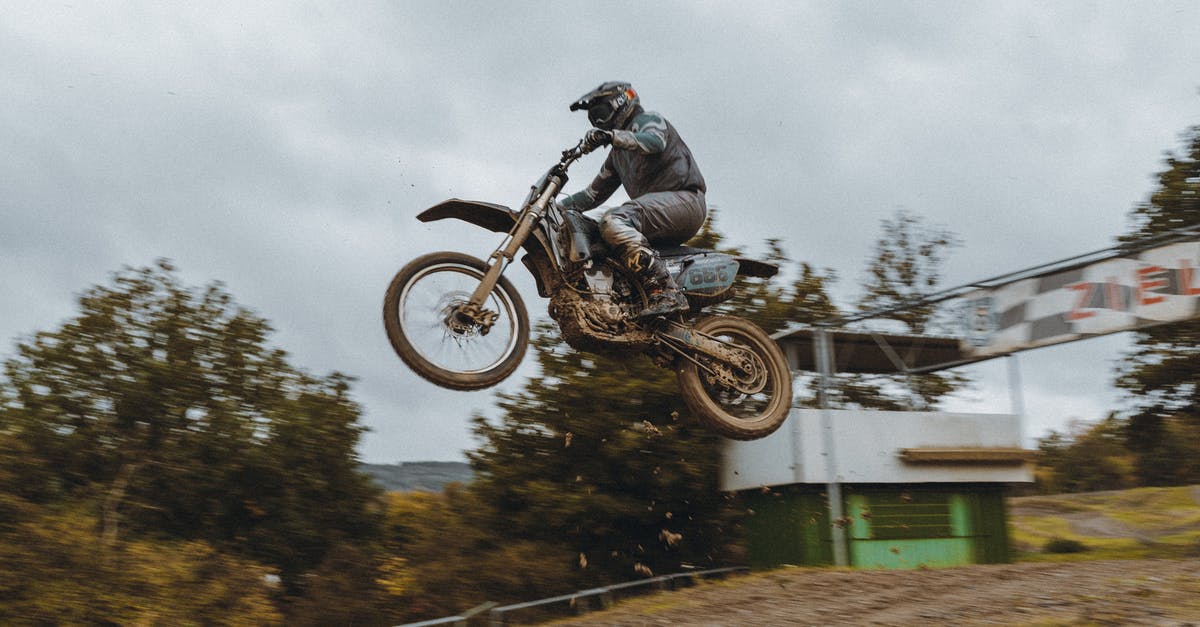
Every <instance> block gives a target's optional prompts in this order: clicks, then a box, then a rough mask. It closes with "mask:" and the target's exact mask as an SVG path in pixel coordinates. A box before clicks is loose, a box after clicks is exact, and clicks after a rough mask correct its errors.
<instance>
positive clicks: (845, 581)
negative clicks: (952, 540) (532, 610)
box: [554, 560, 1200, 627]
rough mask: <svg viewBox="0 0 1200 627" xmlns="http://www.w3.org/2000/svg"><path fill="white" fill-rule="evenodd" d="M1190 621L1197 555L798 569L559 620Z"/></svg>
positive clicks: (1195, 614)
mask: <svg viewBox="0 0 1200 627" xmlns="http://www.w3.org/2000/svg"><path fill="white" fill-rule="evenodd" d="M930 624H936V625H1027V624H1037V625H1193V624H1194V625H1197V626H1200V560H1186V561H1174V560H1135V561H1101V562H1073V563H1058V564H1050V563H1023V564H1003V565H988V566H967V567H961V568H949V569H940V570H917V571H841V570H829V569H808V568H795V569H784V570H778V571H772V572H770V573H764V574H757V575H748V576H742V577H734V578H731V579H729V580H726V581H722V582H714V583H704V584H701V585H699V586H697V587H695V588H688V589H686V590H680V591H677V592H666V593H662V594H657V595H654V596H649V597H640V598H633V599H628V600H626V601H624V602H621V603H618V604H617V605H616V606H615V607H614V608H613V609H611V610H609V611H606V612H597V613H594V614H588V615H584V616H580V617H578V618H575V619H572V620H566V621H560V622H556V623H554V625H556V626H559V627H561V626H562V625H581V626H582V625H614V626H630V627H632V626H643V625H646V626H649V625H671V626H679V625H714V626H716V625H720V626H734V625H930Z"/></svg>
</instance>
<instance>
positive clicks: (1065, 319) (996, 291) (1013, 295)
mask: <svg viewBox="0 0 1200 627" xmlns="http://www.w3.org/2000/svg"><path fill="white" fill-rule="evenodd" d="M964 299H965V301H966V302H965V304H964V308H963V312H962V320H963V326H964V328H965V329H964V331H965V332H964V339H963V350H964V352H966V353H967V354H968V355H969V356H971V357H989V356H994V355H1004V354H1007V353H1011V352H1015V351H1019V350H1023V349H1027V348H1035V347H1038V346H1048V345H1050V344H1059V343H1062V342H1070V341H1072V340H1078V339H1082V338H1084V337H1089V336H1093V335H1104V334H1106V333H1116V332H1118V331H1129V330H1131V329H1137V328H1141V327H1146V326H1152V325H1156V324H1162V323H1165V322H1178V321H1182V320H1188V319H1190V318H1197V317H1200V241H1189V242H1183V243H1176V244H1169V245H1164V246H1161V247H1158V248H1151V249H1148V250H1145V251H1142V252H1141V253H1138V254H1137V255H1136V256H1133V257H1119V258H1116V259H1106V260H1104V261H1098V262H1096V263H1094V264H1091V265H1087V266H1083V267H1080V268H1075V269H1072V270H1066V271H1062V272H1057V273H1051V274H1047V275H1043V276H1038V277H1033V278H1028V279H1021V280H1019V281H1015V282H1013V283H1009V284H1007V285H1001V286H999V287H994V288H988V289H983V290H979V291H976V292H971V293H969V294H967V295H966V296H965V297H964Z"/></svg>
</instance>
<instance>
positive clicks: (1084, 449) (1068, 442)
mask: <svg viewBox="0 0 1200 627" xmlns="http://www.w3.org/2000/svg"><path fill="white" fill-rule="evenodd" d="M1126 428H1127V424H1126V422H1125V421H1124V420H1121V419H1120V418H1118V417H1117V416H1116V415H1115V414H1111V415H1109V417H1108V418H1106V419H1105V420H1103V421H1100V422H1098V423H1095V424H1087V423H1082V422H1075V423H1072V425H1071V428H1070V431H1069V432H1067V433H1059V432H1057V431H1051V432H1050V434H1049V435H1047V436H1046V437H1045V438H1042V440H1041V441H1040V442H1039V443H1038V450H1039V451H1040V452H1041V455H1040V457H1039V459H1038V466H1039V470H1040V471H1041V472H1039V473H1038V484H1039V485H1038V488H1039V489H1040V491H1042V492H1044V493H1059V492H1094V491H1097V490H1122V489H1125V488H1131V487H1134V485H1135V483H1134V479H1135V478H1134V476H1133V455H1132V454H1131V453H1130V451H1129V449H1128V447H1127V446H1126V438H1125V434H1126Z"/></svg>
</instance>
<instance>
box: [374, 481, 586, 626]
mask: <svg viewBox="0 0 1200 627" xmlns="http://www.w3.org/2000/svg"><path fill="white" fill-rule="evenodd" d="M384 510H385V525H384V526H385V533H384V543H383V549H382V550H381V551H380V553H379V555H381V556H384V557H383V558H382V561H381V563H380V564H379V565H378V568H377V573H378V574H377V576H376V581H375V583H376V585H377V586H378V587H379V589H380V590H381V591H382V593H383V596H382V606H383V607H387V608H390V609H391V610H392V611H393V615H394V616H397V617H400V618H401V619H403V620H406V621H417V620H423V619H431V618H439V617H442V616H450V615H453V614H456V613H458V612H462V611H465V610H466V609H468V608H471V607H474V606H476V605H478V604H480V603H482V602H484V601H487V600H491V601H497V602H504V603H507V602H518V601H528V600H531V599H537V598H543V597H546V596H550V595H553V594H556V593H560V592H562V593H565V592H569V591H571V590H575V589H577V588H574V587H572V585H573V584H574V581H575V578H574V576H573V575H574V573H573V570H572V566H573V564H572V563H571V561H570V560H568V559H567V558H566V556H565V555H564V547H563V546H562V544H561V543H557V542H545V541H537V540H532V539H525V538H519V537H515V534H513V533H511V532H510V531H508V530H507V528H506V526H505V522H504V521H503V520H501V519H500V518H499V516H498V515H497V513H496V512H495V511H494V510H493V509H492V508H491V506H490V505H489V504H488V503H487V502H486V501H484V500H483V499H482V498H481V497H480V495H479V494H478V493H477V491H476V490H474V489H464V488H461V487H459V486H456V485H451V486H448V487H447V489H446V490H445V491H444V492H443V493H441V494H433V493H429V492H408V493H391V494H388V495H386V497H385V507H384Z"/></svg>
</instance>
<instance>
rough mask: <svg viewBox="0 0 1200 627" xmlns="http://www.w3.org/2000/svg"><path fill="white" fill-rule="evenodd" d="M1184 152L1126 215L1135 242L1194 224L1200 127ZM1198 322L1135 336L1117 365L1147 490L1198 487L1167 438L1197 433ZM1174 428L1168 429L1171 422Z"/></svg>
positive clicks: (1199, 210)
mask: <svg viewBox="0 0 1200 627" xmlns="http://www.w3.org/2000/svg"><path fill="white" fill-rule="evenodd" d="M1185 144H1186V148H1185V152H1184V153H1183V154H1181V155H1173V154H1168V155H1167V157H1166V160H1165V161H1166V168H1165V169H1164V170H1163V171H1162V172H1160V173H1159V175H1158V183H1159V187H1158V189H1157V190H1155V191H1154V192H1153V193H1152V194H1151V195H1150V198H1149V199H1148V200H1147V201H1146V202H1143V203H1141V204H1140V205H1138V206H1137V207H1136V208H1135V209H1134V210H1133V213H1132V222H1133V226H1132V230H1131V232H1130V233H1129V234H1127V235H1126V236H1124V237H1122V238H1121V239H1122V240H1123V241H1134V240H1138V239H1142V238H1145V237H1147V236H1151V235H1157V234H1161V233H1165V232H1168V231H1171V230H1175V229H1179V228H1182V227H1190V226H1196V225H1197V224H1200V126H1197V127H1193V128H1191V129H1189V131H1188V133H1187V134H1186V135H1185ZM1198 344H1200V321H1196V320H1192V321H1188V322H1182V323H1175V324H1169V325H1161V326H1156V327H1150V328H1148V329H1144V330H1142V331H1139V332H1138V333H1137V343H1136V347H1135V348H1134V350H1133V351H1132V352H1131V353H1130V354H1128V355H1126V358H1125V359H1124V360H1123V362H1122V367H1121V374H1120V377H1119V378H1118V379H1117V385H1118V386H1119V387H1121V388H1124V389H1125V390H1126V391H1128V393H1129V395H1130V396H1131V397H1132V399H1133V400H1134V402H1135V404H1136V410H1135V411H1134V413H1133V415H1132V416H1131V418H1130V422H1129V430H1130V432H1129V446H1130V448H1131V449H1133V450H1134V451H1135V452H1136V453H1137V472H1138V476H1139V479H1140V481H1141V483H1143V484H1145V485H1170V484H1174V483H1178V482H1181V481H1200V473H1196V472H1195V468H1194V465H1193V467H1192V469H1191V470H1187V471H1181V469H1180V467H1179V466H1180V465H1179V462H1180V461H1182V460H1186V459H1189V458H1192V459H1194V458H1195V457H1196V453H1197V450H1198V449H1195V448H1190V449H1185V448H1184V447H1181V445H1180V443H1179V441H1178V440H1177V439H1175V438H1174V437H1173V436H1174V435H1176V434H1177V433H1178V432H1179V431H1181V430H1184V431H1187V430H1191V429H1193V428H1195V427H1200V353H1197V352H1196V346H1197V345H1198ZM1172 422H1174V423H1176V424H1175V425H1172V424H1171V423H1172Z"/></svg>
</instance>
